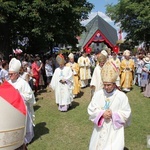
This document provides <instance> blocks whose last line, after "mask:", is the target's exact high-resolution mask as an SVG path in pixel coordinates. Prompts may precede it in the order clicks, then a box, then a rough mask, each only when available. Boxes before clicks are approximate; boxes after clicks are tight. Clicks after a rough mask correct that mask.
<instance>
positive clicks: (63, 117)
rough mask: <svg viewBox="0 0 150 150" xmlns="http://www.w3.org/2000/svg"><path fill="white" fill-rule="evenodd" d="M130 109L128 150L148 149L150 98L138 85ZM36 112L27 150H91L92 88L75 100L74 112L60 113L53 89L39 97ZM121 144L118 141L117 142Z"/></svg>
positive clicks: (127, 134)
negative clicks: (89, 111)
mask: <svg viewBox="0 0 150 150" xmlns="http://www.w3.org/2000/svg"><path fill="white" fill-rule="evenodd" d="M127 95H128V97H129V101H130V105H131V109H132V122H131V126H129V127H127V128H126V129H125V141H126V148H127V149H128V150H146V149H147V135H150V99H149V98H145V97H144V96H143V95H142V94H141V93H140V89H139V87H137V86H134V88H133V90H132V91H131V92H129V93H128V94H127ZM37 98H38V99H37V104H36V105H35V106H34V109H35V115H36V119H35V124H36V126H35V128H34V129H35V137H34V139H33V142H32V143H31V144H29V146H28V150H88V145H89V140H90V137H91V134H92V130H93V124H92V122H91V121H89V119H88V117H89V116H88V114H87V106H88V104H89V102H90V88H89V87H87V88H85V89H82V90H81V93H80V96H79V98H76V99H74V102H73V106H72V109H71V110H69V111H68V112H60V111H58V109H57V105H56V104H55V97H54V92H53V91H51V92H50V89H48V90H47V92H43V93H41V94H40V95H38V97H37ZM118 142H119V141H118Z"/></svg>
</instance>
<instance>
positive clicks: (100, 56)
mask: <svg viewBox="0 0 150 150" xmlns="http://www.w3.org/2000/svg"><path fill="white" fill-rule="evenodd" d="M106 60H107V57H106V56H105V55H103V54H100V55H98V56H97V61H98V62H105V61H106Z"/></svg>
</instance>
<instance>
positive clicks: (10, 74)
mask: <svg viewBox="0 0 150 150" xmlns="http://www.w3.org/2000/svg"><path fill="white" fill-rule="evenodd" d="M14 74H16V73H9V74H8V75H9V76H12V75H14Z"/></svg>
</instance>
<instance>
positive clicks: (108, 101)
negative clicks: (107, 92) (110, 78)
mask: <svg viewBox="0 0 150 150" xmlns="http://www.w3.org/2000/svg"><path fill="white" fill-rule="evenodd" d="M109 107H110V100H109V99H108V98H107V99H106V100H105V105H104V107H103V108H104V109H105V110H107V109H109Z"/></svg>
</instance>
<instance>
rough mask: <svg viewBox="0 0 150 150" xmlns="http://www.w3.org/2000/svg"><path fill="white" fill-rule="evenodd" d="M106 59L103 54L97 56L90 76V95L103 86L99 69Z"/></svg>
mask: <svg viewBox="0 0 150 150" xmlns="http://www.w3.org/2000/svg"><path fill="white" fill-rule="evenodd" d="M106 60H107V57H106V56H105V55H103V54H100V55H98V56H97V62H98V63H97V65H96V67H95V68H94V72H93V75H92V78H91V82H90V88H91V96H93V94H94V92H96V91H98V90H100V89H102V88H103V82H102V79H101V69H102V67H103V65H104V64H105V62H106Z"/></svg>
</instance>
